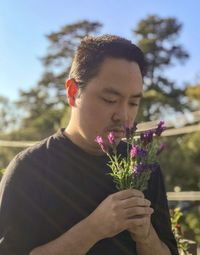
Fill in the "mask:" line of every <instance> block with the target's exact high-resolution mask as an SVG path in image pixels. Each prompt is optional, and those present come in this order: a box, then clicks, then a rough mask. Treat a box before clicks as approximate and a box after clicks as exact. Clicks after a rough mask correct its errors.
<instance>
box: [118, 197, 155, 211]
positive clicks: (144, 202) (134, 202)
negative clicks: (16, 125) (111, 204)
mask: <svg viewBox="0 0 200 255" xmlns="http://www.w3.org/2000/svg"><path fill="white" fill-rule="evenodd" d="M150 205H151V202H150V201H149V200H148V199H145V198H141V197H131V198H128V199H126V200H123V201H122V202H121V206H122V208H124V209H127V208H131V207H137V206H139V207H140V206H142V207H149V206H150Z"/></svg>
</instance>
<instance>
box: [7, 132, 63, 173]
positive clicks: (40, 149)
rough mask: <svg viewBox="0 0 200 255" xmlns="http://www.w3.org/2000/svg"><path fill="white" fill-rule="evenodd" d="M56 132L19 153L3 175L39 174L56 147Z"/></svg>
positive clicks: (57, 142) (57, 140) (58, 140)
mask: <svg viewBox="0 0 200 255" xmlns="http://www.w3.org/2000/svg"><path fill="white" fill-rule="evenodd" d="M59 143H60V137H59V134H58V132H57V133H55V134H53V135H51V136H49V137H47V138H45V139H43V140H41V141H39V142H37V143H35V144H34V145H32V146H30V147H28V148H26V149H24V150H23V151H21V152H19V153H18V154H17V155H16V156H15V157H14V158H13V159H12V160H11V162H10V164H9V165H8V167H7V169H6V172H5V175H9V176H13V174H15V175H20V176H21V175H24V174H26V173H27V172H29V173H30V172H31V171H32V172H34V173H35V174H37V173H41V172H42V171H43V169H44V168H45V166H46V165H47V161H48V158H49V157H50V155H49V154H50V153H52V151H54V150H55V148H56V147H58V146H59V145H58V144H59Z"/></svg>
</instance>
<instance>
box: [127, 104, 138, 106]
mask: <svg viewBox="0 0 200 255" xmlns="http://www.w3.org/2000/svg"><path fill="white" fill-rule="evenodd" d="M129 104H130V105H131V106H138V105H139V104H137V103H129Z"/></svg>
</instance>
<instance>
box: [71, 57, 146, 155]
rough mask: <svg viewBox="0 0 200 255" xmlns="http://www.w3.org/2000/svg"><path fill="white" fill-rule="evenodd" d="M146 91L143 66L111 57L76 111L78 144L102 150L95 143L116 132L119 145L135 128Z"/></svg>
mask: <svg viewBox="0 0 200 255" xmlns="http://www.w3.org/2000/svg"><path fill="white" fill-rule="evenodd" d="M142 88H143V80H142V76H141V72H140V69H139V66H138V64H137V63H135V62H130V61H127V60H125V59H115V58H107V59H106V60H105V61H104V62H103V63H102V65H101V68H100V71H99V73H98V75H97V76H96V77H94V78H93V79H92V80H90V82H89V83H88V84H87V85H86V87H85V88H84V89H83V91H82V92H81V94H80V96H79V97H78V98H77V99H76V101H75V107H73V108H72V116H74V118H73V120H74V122H75V123H74V125H73V126H74V128H75V129H76V131H75V133H76V143H77V144H78V145H80V147H82V148H84V149H85V150H86V151H88V152H95V151H97V150H99V147H98V145H97V144H96V142H95V138H96V136H98V135H100V136H102V137H103V138H104V139H105V140H106V137H107V135H108V133H109V132H111V131H113V132H114V136H115V137H116V140H117V143H118V142H119V141H120V140H121V138H123V137H124V135H125V132H124V131H125V130H124V127H125V126H127V125H128V126H129V127H130V126H132V125H133V123H134V120H135V118H136V115H137V112H138V106H139V103H140V99H141V95H142Z"/></svg>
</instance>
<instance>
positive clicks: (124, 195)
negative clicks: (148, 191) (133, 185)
mask: <svg viewBox="0 0 200 255" xmlns="http://www.w3.org/2000/svg"><path fill="white" fill-rule="evenodd" d="M114 196H115V197H116V198H117V199H120V200H124V199H128V198H131V197H140V198H144V194H143V193H142V192H141V191H139V190H136V189H127V190H122V191H118V192H116V193H115V194H114Z"/></svg>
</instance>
